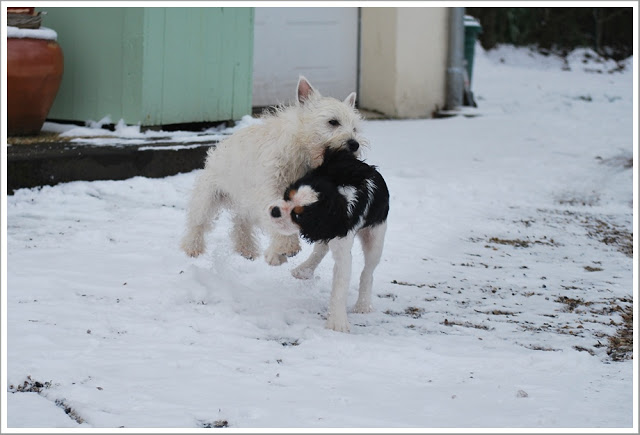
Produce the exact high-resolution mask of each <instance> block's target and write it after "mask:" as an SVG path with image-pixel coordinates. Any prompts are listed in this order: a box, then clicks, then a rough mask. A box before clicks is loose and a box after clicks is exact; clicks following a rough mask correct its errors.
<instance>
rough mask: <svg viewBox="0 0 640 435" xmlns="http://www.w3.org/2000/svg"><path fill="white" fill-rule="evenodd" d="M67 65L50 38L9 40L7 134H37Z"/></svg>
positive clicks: (55, 43)
mask: <svg viewBox="0 0 640 435" xmlns="http://www.w3.org/2000/svg"><path fill="white" fill-rule="evenodd" d="M63 70H64V62H63V55H62V49H61V48H60V46H59V45H58V43H57V42H56V41H54V40H51V39H34V38H11V37H8V38H7V135H8V136H19V135H31V134H38V133H39V132H40V130H41V129H42V125H43V124H44V120H45V119H46V118H47V114H48V113H49V110H50V109H51V106H52V105H53V101H54V99H55V97H56V94H57V93H58V88H59V87H60V82H61V81H62V73H63Z"/></svg>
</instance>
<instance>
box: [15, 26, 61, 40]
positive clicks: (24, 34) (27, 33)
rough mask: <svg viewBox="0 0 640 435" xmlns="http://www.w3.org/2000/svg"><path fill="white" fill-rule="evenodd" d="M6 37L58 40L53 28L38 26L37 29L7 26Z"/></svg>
mask: <svg viewBox="0 0 640 435" xmlns="http://www.w3.org/2000/svg"><path fill="white" fill-rule="evenodd" d="M7 38H31V39H48V40H51V41H57V40H58V34H57V33H56V31H55V30H53V29H49V28H48V27H40V28H39V29H21V28H19V27H13V26H7Z"/></svg>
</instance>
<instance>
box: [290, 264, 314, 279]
mask: <svg viewBox="0 0 640 435" xmlns="http://www.w3.org/2000/svg"><path fill="white" fill-rule="evenodd" d="M291 275H293V277H294V278H298V279H311V278H313V269H311V268H310V267H300V266H298V267H296V268H295V269H293V270H292V271H291Z"/></svg>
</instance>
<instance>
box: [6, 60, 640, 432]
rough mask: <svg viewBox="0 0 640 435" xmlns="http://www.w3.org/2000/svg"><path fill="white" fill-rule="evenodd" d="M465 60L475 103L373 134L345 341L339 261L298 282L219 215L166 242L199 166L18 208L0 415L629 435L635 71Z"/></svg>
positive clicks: (103, 422) (34, 421) (74, 424)
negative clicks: (381, 238) (373, 177)
mask: <svg viewBox="0 0 640 435" xmlns="http://www.w3.org/2000/svg"><path fill="white" fill-rule="evenodd" d="M478 50H479V51H476V64H475V69H474V77H473V80H474V82H473V90H474V93H475V97H476V100H477V101H478V104H479V108H478V109H477V110H469V109H467V110H465V111H464V113H465V116H462V115H461V116H456V117H452V118H447V119H433V120H408V121H367V122H366V123H365V132H366V134H367V135H368V137H369V139H370V142H371V147H370V149H369V150H367V152H366V159H367V161H368V162H370V163H373V164H376V165H377V166H378V167H379V169H380V171H381V172H382V174H383V175H385V177H386V180H387V183H388V185H389V189H390V192H391V211H390V216H389V230H388V233H387V240H386V245H385V251H384V254H383V259H382V262H381V264H380V266H379V267H378V269H377V270H376V273H375V282H374V307H375V310H376V311H375V312H374V313H371V314H350V322H351V324H352V332H351V333H350V334H342V333H336V332H333V331H328V330H326V329H324V327H323V325H324V319H323V318H324V317H325V315H326V309H327V304H328V300H329V291H330V285H331V269H332V265H333V261H332V259H331V258H330V257H327V258H326V259H325V260H324V262H323V263H322V264H321V265H320V267H319V269H318V271H317V272H316V276H315V277H314V279H312V280H311V281H299V280H295V279H293V278H292V277H291V276H290V273H289V271H290V270H291V268H292V267H294V266H295V265H297V264H299V263H300V262H301V261H302V260H303V259H304V258H305V257H306V255H308V253H309V252H310V251H311V246H309V245H305V246H304V249H303V252H302V253H301V254H299V255H298V256H296V257H294V258H292V259H290V261H289V263H286V264H285V265H283V266H280V267H275V268H274V267H270V266H268V265H267V264H266V263H265V262H264V261H263V260H259V261H254V262H250V261H248V260H245V259H243V258H241V257H239V256H237V255H235V254H233V253H232V250H231V244H230V241H229V239H228V236H227V233H228V230H229V219H228V216H226V215H223V216H222V217H221V219H220V221H219V223H218V227H217V229H216V231H215V232H213V233H211V235H210V236H209V246H210V247H211V246H215V247H216V250H215V251H209V252H208V253H207V254H206V255H205V256H204V257H202V258H198V259H195V260H194V259H190V258H187V257H186V256H185V255H184V254H183V253H182V252H181V251H180V250H179V249H178V243H179V239H180V236H181V233H182V230H183V225H184V219H185V204H186V200H187V196H188V194H189V191H190V189H191V187H192V184H193V181H194V177H195V175H196V172H194V173H190V174H182V175H177V176H173V177H168V178H165V179H145V178H134V179H130V180H125V181H100V182H73V183H68V184H62V185H58V186H54V187H43V188H41V189H21V190H18V191H17V192H16V193H15V195H12V196H9V197H8V198H7V203H8V204H7V205H8V209H7V237H6V240H7V252H8V257H7V271H8V277H7V284H8V285H7V292H3V297H5V298H6V301H3V302H6V303H3V306H4V307H7V312H8V314H7V316H6V317H4V318H3V320H4V321H6V324H5V328H4V330H5V331H7V341H5V342H4V343H3V345H5V346H7V364H8V365H7V379H6V385H7V388H6V389H4V390H3V391H2V394H3V399H4V398H5V396H6V399H7V400H3V401H2V402H3V406H5V405H4V404H6V406H7V417H8V419H7V420H6V422H3V424H7V425H8V426H9V428H24V427H41V428H47V427H55V428H81V429H89V428H121V427H124V428H184V429H189V428H203V427H229V428H234V429H238V428H254V429H255V428H401V429H402V428H404V429H407V430H408V429H410V428H420V429H423V430H428V429H432V428H461V429H465V430H472V428H533V429H537V428H618V429H619V430H620V431H625V428H626V429H627V430H626V431H627V432H631V430H630V429H631V428H632V426H634V425H635V429H636V430H637V419H636V420H634V410H635V409H636V406H634V385H636V384H635V382H634V377H633V375H634V363H633V361H632V360H630V359H624V356H625V355H624V352H622V353H620V352H621V351H618V352H617V353H616V352H613V353H611V352H612V349H611V348H610V337H614V336H616V334H618V333H619V331H620V330H622V329H623V325H624V321H623V320H624V317H623V314H625V313H627V314H628V313H629V312H630V307H632V300H633V297H634V294H633V288H634V282H633V265H632V257H631V252H630V249H631V237H632V236H631V234H632V232H633V201H632V199H633V171H634V169H632V168H631V165H632V163H633V162H634V161H635V163H636V164H635V165H633V166H634V167H635V168H637V160H634V159H635V158H636V156H634V155H633V143H634V142H633V134H632V133H633V123H634V119H635V117H634V116H633V94H634V93H635V92H634V91H633V74H632V63H631V60H628V61H627V62H626V68H624V69H623V70H622V71H619V70H617V65H615V64H607V63H598V62H597V61H596V60H594V59H585V51H579V52H575V53H573V54H572V55H571V56H570V57H569V60H568V62H566V63H565V62H562V61H561V60H558V59H554V58H552V57H543V56H540V55H534V54H532V53H530V52H528V50H525V49H518V50H516V49H513V48H512V47H502V48H500V49H498V50H495V51H492V52H489V53H485V52H483V51H482V49H480V48H478ZM583 60H585V61H584V62H583ZM598 69H600V72H598V71H597V70H598ZM614 70H615V71H614ZM609 71H613V72H609ZM263 241H264V240H263ZM263 246H264V245H263ZM636 247H637V246H636ZM358 248H359V246H358V245H356V255H355V258H354V278H353V279H352V291H351V293H350V303H353V302H354V301H355V297H356V291H355V287H356V285H357V284H356V276H357V275H358V274H359V268H360V267H361V266H362V263H363V262H362V256H361V254H360V252H359V250H358ZM635 314H636V316H635V317H636V318H637V312H636V313H635ZM609 353H611V355H609ZM3 388H4V387H3ZM620 428H622V429H620ZM222 430H224V429H222Z"/></svg>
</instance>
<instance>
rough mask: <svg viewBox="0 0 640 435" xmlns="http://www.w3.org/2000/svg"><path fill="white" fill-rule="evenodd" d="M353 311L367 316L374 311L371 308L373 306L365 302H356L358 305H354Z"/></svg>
mask: <svg viewBox="0 0 640 435" xmlns="http://www.w3.org/2000/svg"><path fill="white" fill-rule="evenodd" d="M351 311H352V312H354V313H361V314H367V313H372V312H373V311H374V309H373V307H372V306H371V304H370V303H368V302H365V303H362V302H356V304H355V305H354V307H353V309H352V310H351Z"/></svg>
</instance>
